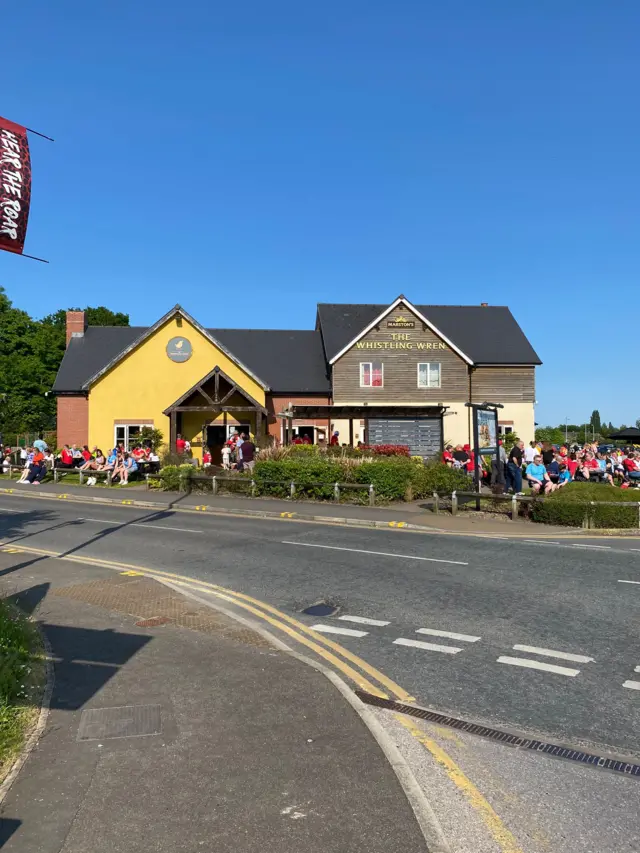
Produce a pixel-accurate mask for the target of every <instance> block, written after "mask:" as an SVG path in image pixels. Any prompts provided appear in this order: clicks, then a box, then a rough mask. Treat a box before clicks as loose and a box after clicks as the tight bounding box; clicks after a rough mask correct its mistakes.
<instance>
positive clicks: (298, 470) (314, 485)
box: [253, 445, 353, 500]
mask: <svg viewBox="0 0 640 853" xmlns="http://www.w3.org/2000/svg"><path fill="white" fill-rule="evenodd" d="M299 447H304V445H299ZM346 476H347V474H346V473H345V466H343V465H341V464H340V462H339V461H333V460H330V459H324V458H320V457H313V456H310V457H309V458H307V459H305V458H302V454H300V458H296V457H290V458H288V459H282V460H279V461H275V460H274V461H269V460H265V461H260V460H258V461H257V462H256V464H255V468H254V471H253V479H254V480H255V481H256V485H257V486H258V494H261V495H273V496H275V497H287V496H288V495H289V484H290V483H291V482H292V481H293V482H295V483H296V492H297V495H298V496H299V497H302V496H306V497H310V498H315V499H316V500H330V499H331V498H332V497H333V486H334V483H344V482H347V481H346V480H345V477H346ZM351 479H353V477H351ZM267 481H275V482H271V483H269V482H267Z"/></svg>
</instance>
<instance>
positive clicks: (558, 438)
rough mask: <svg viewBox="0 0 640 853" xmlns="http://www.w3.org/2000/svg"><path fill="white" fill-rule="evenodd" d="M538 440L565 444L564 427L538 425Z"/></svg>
mask: <svg viewBox="0 0 640 853" xmlns="http://www.w3.org/2000/svg"><path fill="white" fill-rule="evenodd" d="M536 441H549V442H551V444H564V429H560V428H559V427H550V426H547V427H538V429H537V430H536Z"/></svg>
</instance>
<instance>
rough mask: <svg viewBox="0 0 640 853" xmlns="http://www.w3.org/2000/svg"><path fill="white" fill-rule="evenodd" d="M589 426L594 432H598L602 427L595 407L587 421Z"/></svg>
mask: <svg viewBox="0 0 640 853" xmlns="http://www.w3.org/2000/svg"><path fill="white" fill-rule="evenodd" d="M589 423H590V424H591V426H592V427H593V429H594V432H600V430H601V429H602V421H601V420H600V412H599V411H598V410H597V409H594V410H593V411H592V412H591V420H590V421H589Z"/></svg>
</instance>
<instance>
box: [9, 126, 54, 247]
mask: <svg viewBox="0 0 640 853" xmlns="http://www.w3.org/2000/svg"><path fill="white" fill-rule="evenodd" d="M51 141H52V142H53V140H51ZM15 254H16V255H22V257H23V258H31V260H32V261H40V263H41V264H48V263H49V261H45V259H44V258H36V256H35V255H25V253H24V252H16V253H15Z"/></svg>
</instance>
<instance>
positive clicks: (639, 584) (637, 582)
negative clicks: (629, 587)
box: [618, 581, 640, 586]
mask: <svg viewBox="0 0 640 853" xmlns="http://www.w3.org/2000/svg"><path fill="white" fill-rule="evenodd" d="M618 583H633V584H638V586H640V581H618Z"/></svg>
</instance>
